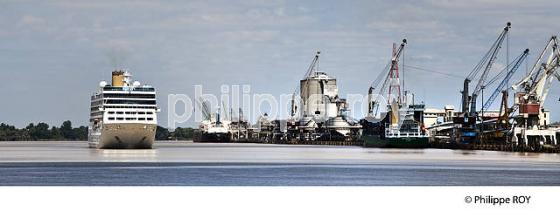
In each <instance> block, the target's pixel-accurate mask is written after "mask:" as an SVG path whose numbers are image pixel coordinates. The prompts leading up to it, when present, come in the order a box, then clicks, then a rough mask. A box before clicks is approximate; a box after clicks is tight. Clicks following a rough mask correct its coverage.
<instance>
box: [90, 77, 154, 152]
mask: <svg viewBox="0 0 560 211" xmlns="http://www.w3.org/2000/svg"><path fill="white" fill-rule="evenodd" d="M158 112H159V108H158V107H157V104H156V91H155V89H154V87H152V86H149V85H141V84H140V82H138V81H134V82H132V75H131V74H130V73H129V72H128V71H122V70H117V71H113V72H112V83H111V84H108V83H107V82H105V81H101V82H100V83H99V90H98V91H97V92H96V93H95V94H93V96H91V107H90V124H89V128H88V144H89V147H91V148H98V149H149V148H152V145H153V143H154V140H155V135H156V129H157V113H158Z"/></svg>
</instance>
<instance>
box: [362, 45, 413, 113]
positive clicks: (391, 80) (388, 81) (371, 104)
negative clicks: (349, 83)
mask: <svg viewBox="0 0 560 211" xmlns="http://www.w3.org/2000/svg"><path fill="white" fill-rule="evenodd" d="M406 44H407V40H406V39H403V40H402V43H401V44H400V45H399V47H398V49H395V48H394V46H393V54H392V56H391V61H390V62H389V63H388V64H387V66H386V67H385V68H384V69H383V71H381V73H380V74H379V75H378V76H377V78H376V79H375V81H373V83H372V84H371V86H370V87H369V89H368V114H369V115H373V116H375V115H377V112H378V111H379V102H378V101H379V98H378V97H375V99H374V98H373V94H374V90H375V89H376V88H378V89H377V93H376V94H378V95H379V96H382V95H383V94H384V93H385V91H386V89H387V87H391V86H397V85H400V83H399V81H398V74H394V71H395V70H397V68H398V67H397V66H398V61H399V59H400V56H401V55H402V52H403V50H404V47H405V45H406ZM381 79H384V80H383V82H381ZM399 91H400V90H399ZM390 92H391V90H389V93H390ZM387 100H388V101H389V100H390V99H389V98H388V99H387ZM399 102H400V96H399Z"/></svg>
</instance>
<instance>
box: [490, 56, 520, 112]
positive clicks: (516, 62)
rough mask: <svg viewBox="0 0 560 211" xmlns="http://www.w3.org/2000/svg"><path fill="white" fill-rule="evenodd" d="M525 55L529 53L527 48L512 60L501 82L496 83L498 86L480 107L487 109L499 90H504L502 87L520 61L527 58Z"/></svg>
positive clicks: (506, 83)
mask: <svg viewBox="0 0 560 211" xmlns="http://www.w3.org/2000/svg"><path fill="white" fill-rule="evenodd" d="M527 55H529V49H525V51H524V52H523V53H522V54H521V55H519V57H517V58H516V59H515V60H514V61H513V62H512V63H513V64H514V65H513V66H512V67H511V69H510V70H509V71H508V72H507V74H506V76H505V77H504V79H503V80H502V82H501V83H500V84H499V85H498V87H496V90H494V93H492V95H491V96H490V98H488V101H486V103H484V106H483V107H482V108H483V109H484V110H488V109H489V108H490V106H492V103H494V100H496V97H498V95H499V94H500V92H502V91H503V90H504V88H506V86H507V85H508V83H509V80H510V79H511V77H512V76H513V74H514V73H515V71H517V69H518V68H519V66H521V63H523V61H524V60H525V59H526V58H527ZM508 66H509V65H508Z"/></svg>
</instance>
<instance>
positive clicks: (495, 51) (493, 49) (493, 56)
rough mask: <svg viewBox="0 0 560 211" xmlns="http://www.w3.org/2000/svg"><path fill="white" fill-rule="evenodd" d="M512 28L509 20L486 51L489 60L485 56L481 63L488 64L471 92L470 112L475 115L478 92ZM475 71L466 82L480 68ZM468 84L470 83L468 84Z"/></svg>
mask: <svg viewBox="0 0 560 211" xmlns="http://www.w3.org/2000/svg"><path fill="white" fill-rule="evenodd" d="M510 28H511V23H510V22H508V23H507V24H506V27H505V28H504V30H503V31H502V33H500V35H499V36H498V39H497V40H496V41H495V42H494V44H493V45H492V47H491V48H490V50H489V51H488V53H486V55H488V56H485V58H486V59H488V61H486V62H484V59H485V58H483V62H481V63H486V66H485V67H484V70H483V71H482V74H481V76H480V79H479V80H478V83H477V84H476V87H475V88H474V90H473V92H472V94H471V99H470V101H471V102H470V103H469V104H470V112H471V115H473V116H474V113H476V99H477V97H478V94H479V93H480V91H481V90H482V87H483V85H484V84H485V81H486V78H487V77H488V73H489V72H490V69H492V65H493V64H494V62H495V61H496V57H497V56H498V52H500V49H501V48H502V43H503V42H504V39H505V37H506V36H507V34H508V32H509V29H510ZM473 71H474V74H472V73H471V75H470V77H469V78H467V79H468V80H467V79H466V80H465V82H467V81H468V82H470V81H471V80H472V78H471V77H474V76H476V75H477V73H478V72H479V71H480V70H476V69H475V70H473ZM468 82H467V83H468ZM467 86H468V84H467ZM467 93H468V92H467Z"/></svg>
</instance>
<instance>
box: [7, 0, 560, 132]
mask: <svg viewBox="0 0 560 211" xmlns="http://www.w3.org/2000/svg"><path fill="white" fill-rule="evenodd" d="M559 8H560V1H521V0H519V1H516V0H498V1H478V0H474V1H457V2H455V1H446V0H441V1H439V0H432V1H372V0H365V1H325V0H317V1H300V0H294V1H283V0H268V1H259V0H251V1H228V0H223V1H206V0H204V1H6V0H0V28H1V30H0V79H2V82H1V83H0V97H1V99H2V100H1V101H0V122H6V123H9V124H14V125H16V126H18V127H22V126H25V125H26V124H27V123H29V122H46V123H48V124H51V125H52V124H55V125H60V123H61V122H62V121H64V120H67V119H68V120H71V121H72V122H74V124H75V125H87V121H88V117H89V103H90V102H89V97H90V95H91V94H92V93H93V92H94V91H96V89H97V87H98V83H99V81H100V80H110V74H111V71H112V70H113V69H114V67H115V66H119V67H126V68H128V69H130V70H131V72H132V73H133V75H134V76H135V79H136V80H140V81H142V82H146V83H149V84H152V85H154V86H155V87H156V88H157V90H158V94H159V95H158V101H159V105H160V107H161V108H162V113H160V115H159V118H160V124H161V125H164V126H165V124H166V119H167V118H166V117H167V111H166V109H167V94H179V93H181V94H188V95H193V94H194V91H193V86H194V85H197V84H202V85H203V86H204V92H205V93H216V92H218V91H219V88H220V85H221V84H249V85H251V86H252V92H253V93H270V94H273V95H280V94H289V93H291V92H293V90H294V88H295V86H296V85H297V84H298V80H299V79H301V77H302V75H303V74H304V73H305V71H306V69H307V66H308V65H309V63H310V62H311V59H312V58H313V56H314V53H315V51H317V50H321V52H322V57H321V61H320V68H321V70H322V71H325V72H328V73H329V74H331V75H333V76H335V77H337V79H338V82H339V90H340V92H341V94H342V96H344V95H346V94H349V93H363V94H365V93H366V92H367V89H368V86H369V84H370V83H371V82H372V81H373V80H374V79H375V77H376V76H377V75H378V74H379V72H380V71H381V70H382V69H383V67H384V66H385V64H386V63H387V61H388V59H389V57H390V55H391V48H392V43H393V42H397V43H398V42H399V41H400V40H402V39H403V38H407V39H408V41H409V42H408V43H409V44H408V46H407V47H406V51H405V55H404V59H405V64H407V65H413V66H418V67H423V68H427V69H431V70H436V71H440V72H446V73H448V75H443V74H433V73H429V72H422V71H414V70H412V69H410V68H409V69H408V70H407V69H406V68H405V80H406V86H407V87H406V89H407V90H412V91H413V92H415V93H416V97H417V101H418V100H422V101H425V103H426V104H427V105H428V106H429V107H435V108H442V107H443V106H444V105H446V104H452V105H455V107H456V108H459V107H460V105H459V103H460V93H459V91H460V90H461V88H462V81H463V78H461V77H455V76H462V77H464V76H466V75H467V74H468V73H469V72H470V70H471V69H472V68H473V67H474V65H475V64H476V63H477V62H478V61H479V60H480V58H481V57H482V55H483V54H484V53H485V52H486V51H487V50H488V48H489V47H490V45H491V43H492V42H493V41H494V40H495V39H496V37H497V36H498V34H499V33H500V32H501V30H502V28H503V27H504V26H505V23H506V22H508V21H511V22H512V28H511V31H510V38H509V44H510V45H509V52H510V53H509V54H510V60H513V58H514V57H515V56H517V55H518V54H520V53H521V52H522V51H523V50H524V49H525V48H530V49H531V52H532V54H531V55H530V56H529V66H531V65H532V64H533V62H534V58H535V55H536V54H537V52H539V51H540V50H541V49H542V48H543V47H544V45H545V44H546V42H547V40H548V39H549V38H550V36H551V35H553V34H558V33H559V32H560V21H559V20H560V13H558V9H559ZM505 49H506V48H504V49H502V54H501V55H500V56H499V59H498V61H497V65H496V66H497V67H499V66H503V65H504V63H505V52H506V51H505ZM525 68H526V67H525V65H523V67H522V68H521V70H520V71H519V73H524V72H525ZM496 71H497V70H496V69H495V70H493V73H491V74H490V75H491V76H492V75H494V74H495V73H496ZM450 75H453V76H450ZM491 76H490V77H491ZM519 77H520V74H518V75H517V76H516V78H519ZM554 83H555V84H554V85H553V86H552V88H551V93H550V94H549V98H548V100H547V103H546V106H547V107H548V108H549V109H550V110H552V111H553V114H552V118H553V120H560V113H559V112H558V111H559V109H560V105H559V104H560V102H558V98H559V95H560V91H559V87H560V86H559V85H558V84H559V83H558V81H554ZM488 93H489V92H488ZM487 95H489V94H487ZM497 101H498V100H497ZM498 103H499V102H497V103H495V104H498Z"/></svg>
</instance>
